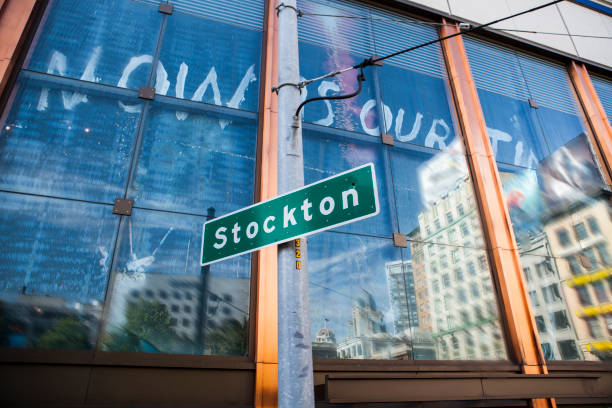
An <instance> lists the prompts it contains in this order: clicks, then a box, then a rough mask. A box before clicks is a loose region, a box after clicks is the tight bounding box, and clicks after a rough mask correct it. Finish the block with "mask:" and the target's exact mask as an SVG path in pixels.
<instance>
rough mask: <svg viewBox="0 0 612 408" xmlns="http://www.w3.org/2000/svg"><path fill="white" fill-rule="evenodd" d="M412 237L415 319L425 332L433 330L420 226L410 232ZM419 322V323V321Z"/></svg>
mask: <svg viewBox="0 0 612 408" xmlns="http://www.w3.org/2000/svg"><path fill="white" fill-rule="evenodd" d="M408 238H409V239H410V253H411V256H412V259H411V262H412V273H413V276H414V293H415V296H416V306H417V307H416V311H417V320H413V322H414V323H413V324H414V325H418V326H419V327H420V328H421V329H423V330H424V331H425V332H431V315H430V312H431V311H430V309H429V297H428V295H427V275H426V274H425V264H424V255H423V248H424V246H423V242H421V233H420V230H419V228H415V229H414V230H412V232H410V233H409V234H408ZM417 322H418V323H417Z"/></svg>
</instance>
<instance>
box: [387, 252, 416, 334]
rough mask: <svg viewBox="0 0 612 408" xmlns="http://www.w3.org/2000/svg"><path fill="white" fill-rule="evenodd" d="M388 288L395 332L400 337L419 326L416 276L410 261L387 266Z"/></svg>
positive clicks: (396, 262)
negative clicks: (413, 273) (415, 285)
mask: <svg viewBox="0 0 612 408" xmlns="http://www.w3.org/2000/svg"><path fill="white" fill-rule="evenodd" d="M385 269H386V270H387V288H388V290H389V299H390V301H391V311H392V312H393V332H394V334H395V335H396V336H399V335H400V334H402V333H403V332H405V331H406V330H409V329H410V327H411V326H418V320H419V317H418V314H417V302H416V295H415V291H414V276H413V275H412V264H411V262H410V261H407V262H402V261H394V262H388V263H386V264H385Z"/></svg>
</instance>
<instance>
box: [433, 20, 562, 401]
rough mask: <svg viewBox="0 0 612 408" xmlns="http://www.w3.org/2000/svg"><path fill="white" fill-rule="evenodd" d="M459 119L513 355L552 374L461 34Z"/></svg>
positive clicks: (454, 48) (450, 45)
mask: <svg viewBox="0 0 612 408" xmlns="http://www.w3.org/2000/svg"><path fill="white" fill-rule="evenodd" d="M457 32H458V28H457V27H456V26H450V25H448V26H442V31H441V35H442V36H448V35H451V34H454V33H457ZM442 46H443V47H442V48H443V52H444V57H445V59H446V64H447V67H448V74H449V81H450V85H451V88H452V91H453V96H454V101H455V106H456V110H457V114H458V118H459V123H460V125H461V129H462V131H463V136H464V138H465V144H466V149H467V157H468V163H469V165H470V167H471V171H472V175H473V180H474V190H475V193H476V196H477V198H478V202H479V206H480V213H481V218H482V221H483V224H484V228H485V235H486V236H487V240H488V245H489V247H490V248H491V249H490V255H491V257H490V261H491V264H492V267H493V271H494V274H495V278H496V279H495V280H496V281H497V282H498V289H499V295H500V297H501V307H502V313H503V315H504V318H505V321H506V323H507V326H506V329H507V336H506V338H507V340H508V341H509V342H510V344H509V345H508V346H509V353H510V355H511V358H512V359H513V360H514V361H516V362H517V363H519V364H520V366H521V369H522V371H523V373H525V374H547V368H546V362H545V360H544V357H543V354H542V351H541V349H540V341H539V336H538V333H537V330H536V324H535V319H534V317H533V313H532V311H531V306H530V303H529V299H528V297H527V291H526V290H525V287H526V285H525V282H524V280H523V276H522V271H521V265H520V257H519V252H518V248H517V246H516V241H515V238H514V232H513V229H512V224H511V222H510V216H509V214H508V210H507V209H506V206H505V203H504V197H503V193H502V186H501V181H500V177H499V173H498V171H497V165H496V163H495V157H494V156H493V153H492V149H491V143H490V140H489V135H488V134H487V127H486V124H485V119H484V114H483V112H482V108H481V106H480V101H479V100H478V94H477V92H476V86H475V84H474V79H473V77H472V73H471V71H470V67H469V63H468V60H467V55H466V52H465V48H464V45H463V39H462V38H461V36H457V37H454V38H451V39H448V40H445V41H443V43H442ZM532 405H533V406H537V407H550V406H555V403H554V400H545V399H541V400H540V399H539V400H533V401H532Z"/></svg>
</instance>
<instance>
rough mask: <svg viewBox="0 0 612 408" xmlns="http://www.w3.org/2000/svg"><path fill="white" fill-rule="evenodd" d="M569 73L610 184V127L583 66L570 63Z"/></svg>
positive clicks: (611, 162)
mask: <svg viewBox="0 0 612 408" xmlns="http://www.w3.org/2000/svg"><path fill="white" fill-rule="evenodd" d="M569 73H570V77H571V78H572V82H573V83H574V88H575V89H576V93H577V94H578V99H580V103H581V105H582V108H583V112H584V113H585V115H586V120H587V122H588V123H589V125H590V127H591V130H592V135H593V137H594V140H592V141H593V142H595V143H594V145H595V146H596V147H597V148H598V150H599V151H596V153H597V155H598V156H599V157H598V158H599V159H600V162H601V164H602V165H603V166H604V167H605V168H606V170H607V171H604V177H605V179H606V182H607V183H608V184H612V127H611V126H610V123H609V122H608V118H607V117H606V113H605V111H604V109H603V106H602V105H601V101H600V100H599V97H598V96H597V93H596V92H595V88H594V87H593V83H592V82H591V77H590V76H589V73H588V72H587V70H586V67H585V66H584V64H582V63H577V62H575V61H572V63H571V64H570V66H569ZM596 150H597V149H596Z"/></svg>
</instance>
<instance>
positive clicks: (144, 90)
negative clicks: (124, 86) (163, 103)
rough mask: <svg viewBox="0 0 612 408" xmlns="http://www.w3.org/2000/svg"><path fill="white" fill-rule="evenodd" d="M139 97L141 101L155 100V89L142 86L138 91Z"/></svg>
mask: <svg viewBox="0 0 612 408" xmlns="http://www.w3.org/2000/svg"><path fill="white" fill-rule="evenodd" d="M138 97H139V98H140V99H148V100H150V101H152V100H154V99H155V88H152V87H150V86H141V87H140V89H139V90H138Z"/></svg>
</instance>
